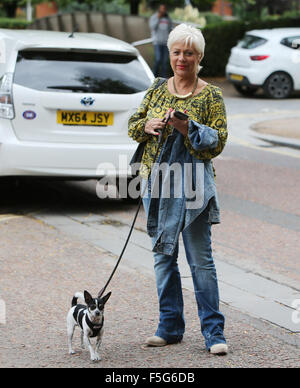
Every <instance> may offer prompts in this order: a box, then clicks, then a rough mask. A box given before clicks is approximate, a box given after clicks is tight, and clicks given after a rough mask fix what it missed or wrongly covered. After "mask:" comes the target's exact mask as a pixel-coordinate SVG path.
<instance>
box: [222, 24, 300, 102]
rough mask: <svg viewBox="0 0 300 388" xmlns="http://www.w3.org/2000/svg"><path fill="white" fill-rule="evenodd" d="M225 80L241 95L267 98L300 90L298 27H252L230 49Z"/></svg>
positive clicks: (286, 95) (299, 38)
mask: <svg viewBox="0 0 300 388" xmlns="http://www.w3.org/2000/svg"><path fill="white" fill-rule="evenodd" d="M226 76H227V79H228V80H229V81H230V82H232V83H233V85H234V86H235V88H236V89H237V90H238V91H239V92H240V93H241V94H243V95H252V94H254V93H255V92H256V91H257V90H258V89H259V88H263V90H264V93H265V94H266V95H267V96H268V97H270V98H286V97H288V96H290V95H291V93H292V92H293V91H298V90H300V28H274V29H270V30H252V31H249V32H247V33H246V35H245V37H244V38H243V39H242V40H241V41H240V42H239V43H238V45H237V46H236V47H234V48H233V49H232V50H231V55H230V58H229V61H228V64H227V66H226Z"/></svg>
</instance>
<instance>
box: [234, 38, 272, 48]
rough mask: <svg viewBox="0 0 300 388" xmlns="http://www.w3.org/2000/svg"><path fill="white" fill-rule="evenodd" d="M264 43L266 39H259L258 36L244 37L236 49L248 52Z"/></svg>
mask: <svg viewBox="0 0 300 388" xmlns="http://www.w3.org/2000/svg"><path fill="white" fill-rule="evenodd" d="M266 42H267V40H266V39H264V38H260V37H259V36H254V35H245V36H244V38H243V39H242V40H241V41H240V42H239V44H238V47H240V48H244V49H248V50H250V49H254V48H256V47H259V46H262V45H263V44H265V43H266Z"/></svg>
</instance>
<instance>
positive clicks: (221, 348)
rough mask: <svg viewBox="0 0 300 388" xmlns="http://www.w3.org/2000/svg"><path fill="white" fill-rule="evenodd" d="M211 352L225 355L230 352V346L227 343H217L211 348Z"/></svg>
mask: <svg viewBox="0 0 300 388" xmlns="http://www.w3.org/2000/svg"><path fill="white" fill-rule="evenodd" d="M209 351H210V353H211V354H217V355H220V356H221V355H225V354H227V353H228V346H227V345H226V344H216V345H213V346H212V347H211V348H210V349H209Z"/></svg>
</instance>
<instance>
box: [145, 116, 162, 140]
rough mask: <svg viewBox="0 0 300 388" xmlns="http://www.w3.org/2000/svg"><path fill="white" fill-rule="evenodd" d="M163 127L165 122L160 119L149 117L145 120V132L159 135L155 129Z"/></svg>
mask: <svg viewBox="0 0 300 388" xmlns="http://www.w3.org/2000/svg"><path fill="white" fill-rule="evenodd" d="M164 127H165V123H164V121H163V120H162V119H151V120H149V121H147V122H146V125H145V129H144V131H145V133H148V134H149V135H156V136H158V135H159V132H157V130H162V129H164Z"/></svg>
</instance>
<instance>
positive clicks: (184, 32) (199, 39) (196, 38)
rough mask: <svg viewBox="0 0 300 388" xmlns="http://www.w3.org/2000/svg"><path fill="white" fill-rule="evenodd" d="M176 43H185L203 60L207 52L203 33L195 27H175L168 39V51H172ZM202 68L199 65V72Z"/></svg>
mask: <svg viewBox="0 0 300 388" xmlns="http://www.w3.org/2000/svg"><path fill="white" fill-rule="evenodd" d="M176 42H185V44H186V46H188V47H192V46H193V47H194V48H195V50H196V51H197V53H198V54H199V56H201V60H202V59H203V57H204V51H205V39H204V36H203V34H202V32H201V31H200V30H199V29H198V28H195V27H193V26H190V25H188V24H185V23H182V24H179V25H178V26H177V27H175V28H174V29H173V30H172V31H171V32H170V34H169V38H168V43H167V45H168V49H169V51H170V50H171V47H172V46H173V45H174V43H176ZM201 69H202V67H201V66H200V65H199V67H198V71H200V70H201Z"/></svg>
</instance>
